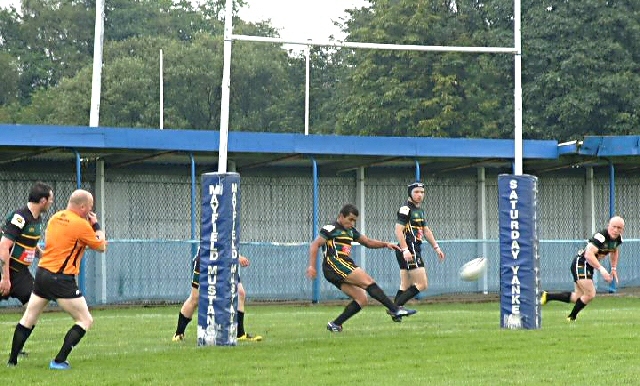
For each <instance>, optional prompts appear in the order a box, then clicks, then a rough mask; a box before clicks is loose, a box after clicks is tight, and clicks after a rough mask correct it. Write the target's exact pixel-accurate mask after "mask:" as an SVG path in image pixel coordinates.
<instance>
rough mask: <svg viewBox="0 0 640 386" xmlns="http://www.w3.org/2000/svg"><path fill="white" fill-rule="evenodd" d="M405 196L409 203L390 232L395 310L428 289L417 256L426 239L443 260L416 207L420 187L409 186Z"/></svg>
mask: <svg viewBox="0 0 640 386" xmlns="http://www.w3.org/2000/svg"><path fill="white" fill-rule="evenodd" d="M407 195H408V196H409V200H408V201H407V202H406V203H405V204H404V205H403V206H401V207H400V209H399V210H398V213H397V219H396V225H395V229H394V233H395V235H396V238H397V240H398V246H399V247H400V250H399V251H396V259H397V260H398V265H399V266H400V289H399V290H398V293H397V294H396V297H395V301H394V302H395V304H396V305H398V306H402V305H404V304H405V303H407V302H408V301H409V300H411V299H413V298H414V297H415V296H416V295H418V294H419V293H420V292H422V291H425V290H426V289H427V287H428V285H429V281H428V279H427V270H426V269H425V266H424V260H423V259H422V253H421V248H422V241H423V240H425V239H426V240H427V241H428V242H429V244H431V247H432V248H433V250H434V251H435V252H436V254H437V255H438V259H440V261H442V260H444V257H445V256H444V252H443V251H442V249H441V248H440V246H439V245H438V242H437V241H436V239H435V237H434V236H433V232H432V231H431V228H429V227H428V226H427V220H426V218H425V213H424V209H422V208H421V207H420V205H421V204H422V202H423V201H424V184H423V183H422V182H419V181H417V182H414V183H412V184H409V185H408V186H407ZM392 319H393V321H394V322H400V321H401V320H402V319H401V318H396V317H393V316H392Z"/></svg>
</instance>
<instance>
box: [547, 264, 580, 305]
mask: <svg viewBox="0 0 640 386" xmlns="http://www.w3.org/2000/svg"><path fill="white" fill-rule="evenodd" d="M569 271H570V272H571V276H572V277H573V282H574V283H577V282H578V280H581V279H585V278H586V277H587V275H588V272H587V269H586V266H585V259H584V257H580V256H576V257H575V258H574V259H573V261H572V262H571V265H570V266H569ZM574 287H575V290H574V292H569V291H564V292H547V291H542V295H541V296H540V304H542V305H543V306H544V305H545V304H547V302H550V301H552V300H555V301H559V302H563V303H575V302H576V299H577V298H578V297H580V296H581V295H582V292H580V295H576V294H577V292H578V291H580V288H579V287H578V285H577V284H575V285H574Z"/></svg>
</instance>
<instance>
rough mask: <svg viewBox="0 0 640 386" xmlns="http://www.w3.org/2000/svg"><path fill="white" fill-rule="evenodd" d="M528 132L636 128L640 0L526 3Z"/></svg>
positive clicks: (545, 134)
mask: <svg viewBox="0 0 640 386" xmlns="http://www.w3.org/2000/svg"><path fill="white" fill-rule="evenodd" d="M523 6H525V8H524V9H523V10H524V12H523V14H524V17H523V19H524V20H523V46H524V47H523V50H524V55H523V61H524V63H526V65H525V66H524V70H525V72H524V75H523V98H524V121H525V131H524V132H525V134H526V135H527V136H531V137H536V138H555V139H560V140H570V139H580V138H582V137H583V136H584V135H588V134H592V135H625V134H637V133H638V131H639V130H638V127H639V124H640V121H639V119H640V118H639V116H638V106H639V105H640V99H639V98H640V71H639V69H640V65H639V63H640V3H639V2H636V1H624V0H611V1H599V0H583V1H579V2H556V3H553V4H552V5H550V4H548V5H543V4H542V3H529V4H523Z"/></svg>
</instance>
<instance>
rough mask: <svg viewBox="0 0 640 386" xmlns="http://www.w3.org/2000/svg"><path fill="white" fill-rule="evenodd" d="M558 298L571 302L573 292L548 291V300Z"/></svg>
mask: <svg viewBox="0 0 640 386" xmlns="http://www.w3.org/2000/svg"><path fill="white" fill-rule="evenodd" d="M550 300H557V301H560V302H563V303H571V292H556V293H550V292H547V301H550Z"/></svg>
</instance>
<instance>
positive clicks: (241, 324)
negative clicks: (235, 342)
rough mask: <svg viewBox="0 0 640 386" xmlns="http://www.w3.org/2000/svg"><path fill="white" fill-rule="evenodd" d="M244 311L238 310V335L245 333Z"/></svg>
mask: <svg viewBox="0 0 640 386" xmlns="http://www.w3.org/2000/svg"><path fill="white" fill-rule="evenodd" d="M244 334H245V332H244V312H242V311H238V334H237V337H238V338H239V337H241V336H242V335H244Z"/></svg>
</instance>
